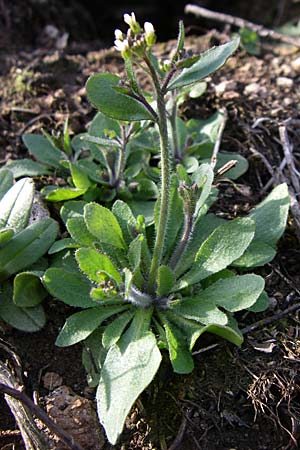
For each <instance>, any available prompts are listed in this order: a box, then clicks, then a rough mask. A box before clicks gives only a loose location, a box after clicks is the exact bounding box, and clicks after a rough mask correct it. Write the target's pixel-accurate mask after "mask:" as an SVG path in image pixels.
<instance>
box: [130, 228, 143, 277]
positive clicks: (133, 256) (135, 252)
mask: <svg viewBox="0 0 300 450" xmlns="http://www.w3.org/2000/svg"><path fill="white" fill-rule="evenodd" d="M143 240H144V236H143V235H142V234H139V235H138V236H137V237H136V238H135V239H134V240H133V241H132V242H131V243H130V245H129V249H128V261H129V263H130V267H131V268H132V271H133V272H135V271H136V270H137V269H138V268H139V267H140V265H141V256H142V242H143Z"/></svg>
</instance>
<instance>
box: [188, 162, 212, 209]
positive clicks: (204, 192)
mask: <svg viewBox="0 0 300 450" xmlns="http://www.w3.org/2000/svg"><path fill="white" fill-rule="evenodd" d="M213 180H214V172H213V170H212V168H211V166H210V164H201V166H200V167H199V169H197V170H196V171H195V172H194V173H193V176H192V181H193V182H194V183H196V184H197V186H198V188H199V189H200V196H199V198H198V200H197V202H196V207H195V217H198V214H199V211H200V209H201V208H202V206H203V205H204V204H205V202H206V200H207V198H208V196H209V194H210V191H211V187H212V183H213Z"/></svg>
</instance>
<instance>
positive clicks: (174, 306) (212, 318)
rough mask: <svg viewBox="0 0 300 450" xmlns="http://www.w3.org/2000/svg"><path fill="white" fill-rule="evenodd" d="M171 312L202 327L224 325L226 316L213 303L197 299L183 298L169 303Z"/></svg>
mask: <svg viewBox="0 0 300 450" xmlns="http://www.w3.org/2000/svg"><path fill="white" fill-rule="evenodd" d="M170 310H171V311H173V312H175V313H176V314H179V315H181V316H183V317H185V318H187V319H191V320H194V321H195V322H199V323H201V324H202V325H210V324H212V323H213V324H218V325H226V324H227V322H228V319H227V315H226V314H225V313H223V312H222V311H221V310H220V309H218V308H217V306H216V305H215V302H214V301H211V299H209V300H206V298H202V297H201V300H200V299H199V295H198V296H197V297H191V298H189V297H187V298H183V299H182V301H181V300H178V301H177V302H173V303H171V308H170Z"/></svg>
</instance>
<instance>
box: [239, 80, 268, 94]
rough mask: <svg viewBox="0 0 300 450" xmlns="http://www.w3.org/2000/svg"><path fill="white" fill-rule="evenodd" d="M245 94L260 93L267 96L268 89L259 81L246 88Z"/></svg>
mask: <svg viewBox="0 0 300 450" xmlns="http://www.w3.org/2000/svg"><path fill="white" fill-rule="evenodd" d="M244 94H245V95H258V96H260V97H266V96H267V89H266V88H265V87H264V86H261V85H260V84H258V83H250V84H248V85H247V86H246V87H245V89H244Z"/></svg>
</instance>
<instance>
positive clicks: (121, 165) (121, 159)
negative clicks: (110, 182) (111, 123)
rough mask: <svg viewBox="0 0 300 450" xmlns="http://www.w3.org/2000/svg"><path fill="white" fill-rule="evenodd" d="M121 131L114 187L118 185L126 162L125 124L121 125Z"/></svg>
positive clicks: (126, 139)
mask: <svg viewBox="0 0 300 450" xmlns="http://www.w3.org/2000/svg"><path fill="white" fill-rule="evenodd" d="M121 132H122V139H121V146H120V149H119V155H118V161H117V164H116V166H117V167H116V171H115V172H116V173H115V185H116V187H118V186H119V184H120V182H121V181H122V178H123V171H124V167H125V162H126V146H127V143H128V137H127V136H126V127H125V125H121Z"/></svg>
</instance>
